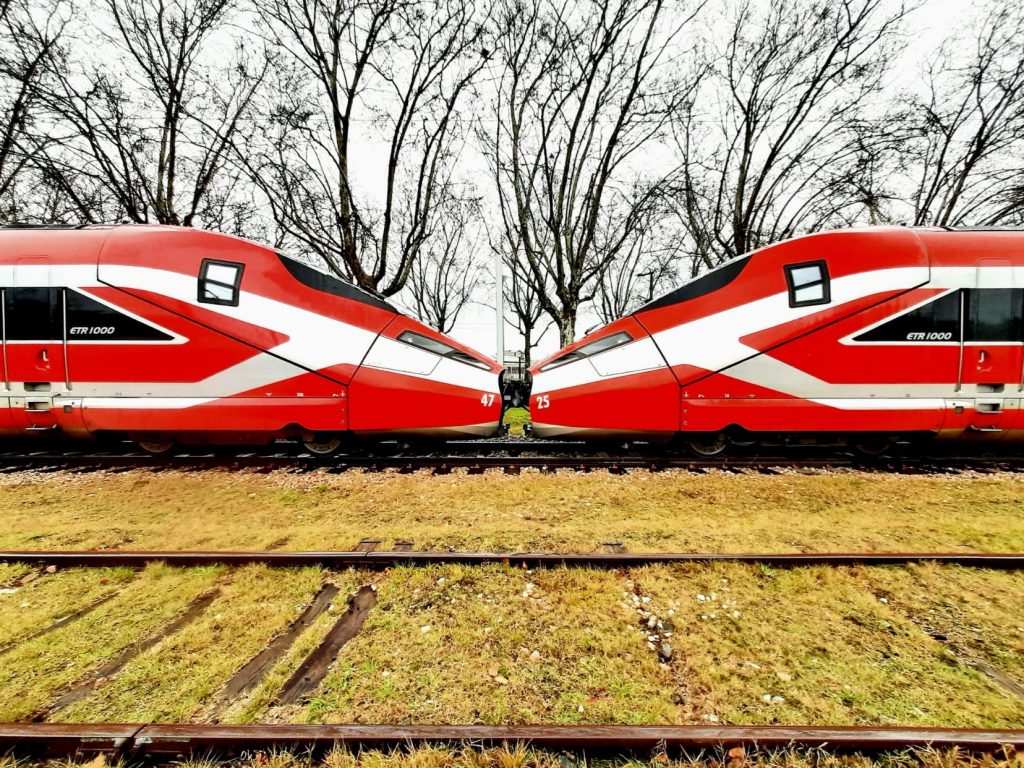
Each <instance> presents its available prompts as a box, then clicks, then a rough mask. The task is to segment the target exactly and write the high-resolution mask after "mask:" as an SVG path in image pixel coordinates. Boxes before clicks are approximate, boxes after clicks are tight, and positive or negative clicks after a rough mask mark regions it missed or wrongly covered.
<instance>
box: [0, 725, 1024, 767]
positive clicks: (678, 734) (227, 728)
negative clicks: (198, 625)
mask: <svg viewBox="0 0 1024 768" xmlns="http://www.w3.org/2000/svg"><path fill="white" fill-rule="evenodd" d="M339 744H344V745H345V746H346V747H348V748H350V749H355V750H358V749H363V748H377V749H396V748H397V749H402V748H408V747H410V746H415V745H423V744H438V745H442V744H473V745H476V746H500V745H504V744H529V745H531V746H533V747H536V748H539V749H558V750H576V751H583V752H588V753H592V754H630V753H641V752H651V751H654V750H659V751H660V750H666V751H670V752H674V753H679V752H688V751H696V750H701V749H708V748H716V747H734V746H744V747H751V748H769V749H770V748H783V747H793V748H798V749H817V748H825V749H828V750H830V751H833V752H860V753H874V754H878V753H884V752H892V751H899V750H906V749H919V748H926V747H930V748H933V749H953V748H956V749H959V750H961V751H965V752H973V753H979V752H994V751H998V750H1002V749H1006V748H1010V749H1021V748H1024V729H985V730H981V729H959V728H874V727H831V726H787V725H764V726H737V725H722V726H710V725H680V726H661V725H639V726H631V725H593V726H585V725H582V726H552V725H513V726H491V725H245V726H232V725H131V724H127V725H123V724H97V725H66V724H50V723H44V724H4V725H0V754H2V753H4V752H8V751H9V752H12V753H13V754H15V755H17V756H32V757H37V756H45V757H50V758H66V757H74V756H82V755H89V754H96V753H100V752H102V753H107V754H115V755H117V756H119V757H123V758H126V759H129V760H133V761H142V762H149V763H166V762H172V761H175V760H179V759H182V758H185V757H187V756H189V755H193V754H216V755H220V756H224V757H231V756H235V755H238V754H241V753H250V754H251V753H252V752H255V751H270V750H301V751H303V753H311V752H323V751H325V750H327V749H330V748H331V747H333V746H335V745H339Z"/></svg>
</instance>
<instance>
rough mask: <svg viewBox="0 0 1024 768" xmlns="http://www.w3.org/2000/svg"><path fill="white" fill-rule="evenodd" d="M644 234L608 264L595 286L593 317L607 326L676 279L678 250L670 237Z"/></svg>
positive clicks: (649, 233) (648, 299) (645, 301)
mask: <svg viewBox="0 0 1024 768" xmlns="http://www.w3.org/2000/svg"><path fill="white" fill-rule="evenodd" d="M659 234H660V233H655V232H648V233H644V234H643V235H640V236H638V237H636V238H635V239H633V241H632V242H631V244H630V248H629V250H628V251H627V252H626V253H624V254H622V255H621V256H620V257H619V258H618V259H616V260H615V261H614V262H612V265H611V267H610V268H609V269H608V271H607V272H606V273H605V275H604V278H603V279H602V280H601V282H600V284H599V290H598V295H597V315H598V317H599V318H600V319H601V322H602V323H610V322H612V321H613V320H617V319H619V318H620V317H624V316H625V315H627V314H629V313H630V312H633V311H634V310H636V309H637V308H638V307H640V306H642V305H644V304H646V303H647V302H649V301H652V300H653V299H654V297H655V296H657V295H658V294H659V293H661V292H662V291H664V290H666V289H667V288H668V287H669V286H670V285H671V284H672V283H673V282H676V281H677V280H678V277H679V270H678V268H677V265H678V263H679V251H678V250H677V248H675V247H673V246H672V245H671V242H672V238H669V237H664V236H659Z"/></svg>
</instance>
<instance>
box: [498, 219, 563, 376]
mask: <svg viewBox="0 0 1024 768" xmlns="http://www.w3.org/2000/svg"><path fill="white" fill-rule="evenodd" d="M491 252H492V253H493V254H494V255H495V256H496V257H498V258H500V259H501V260H502V263H503V264H504V267H505V276H504V281H503V284H502V298H503V299H504V304H505V313H504V320H505V322H509V320H510V314H509V313H511V323H512V326H513V327H514V328H515V329H516V331H518V332H519V334H520V335H521V336H522V337H523V364H524V366H525V367H526V368H529V367H530V364H531V360H532V359H533V349H534V347H536V346H537V344H538V342H539V341H540V339H541V337H543V335H544V333H545V332H546V331H547V329H548V328H549V327H550V325H551V319H550V318H548V319H547V320H546V321H544V317H545V312H544V307H543V306H542V305H541V301H540V292H539V291H538V290H537V285H536V283H535V282H534V280H533V277H532V275H531V274H530V267H529V265H528V264H526V263H525V262H524V260H523V254H522V249H521V247H520V243H519V240H518V239H517V236H516V233H515V231H509V230H507V229H504V228H500V233H498V234H497V236H493V233H492V239H491Z"/></svg>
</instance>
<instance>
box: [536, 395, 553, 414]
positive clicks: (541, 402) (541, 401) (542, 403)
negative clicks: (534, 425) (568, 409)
mask: <svg viewBox="0 0 1024 768" xmlns="http://www.w3.org/2000/svg"><path fill="white" fill-rule="evenodd" d="M550 407H551V401H550V400H549V399H548V396H547V395H537V410H538V411H539V410H540V409H542V408H550Z"/></svg>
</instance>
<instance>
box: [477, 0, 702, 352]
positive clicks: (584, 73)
mask: <svg viewBox="0 0 1024 768" xmlns="http://www.w3.org/2000/svg"><path fill="white" fill-rule="evenodd" d="M691 19H692V12H689V11H684V9H683V8H682V7H681V6H680V5H679V4H678V3H675V2H668V3H667V2H666V0H585V2H580V3H577V2H575V1H574V0H504V2H503V3H502V4H501V6H500V10H499V14H498V21H499V25H500V37H499V46H498V56H499V65H500V67H501V73H500V81H499V83H498V95H497V98H496V104H495V118H496V119H495V121H494V129H493V131H488V132H484V131H483V130H481V134H482V138H483V143H484V145H485V147H486V150H487V153H488V155H489V157H490V161H491V163H492V166H493V172H494V175H495V181H496V186H497V190H498V196H499V202H500V210H501V215H502V221H503V226H504V228H505V229H506V230H507V231H508V232H514V233H515V239H516V240H518V242H520V243H521V250H522V255H523V263H524V264H525V265H526V266H527V267H528V269H527V272H526V275H524V276H525V277H527V278H528V279H529V280H530V281H531V282H532V283H533V285H534V286H535V288H536V289H537V296H538V298H539V300H540V303H541V306H542V307H543V308H544V311H545V312H547V313H548V314H549V315H550V316H551V317H552V319H553V320H554V322H555V323H556V325H557V326H558V329H559V335H560V337H561V341H562V343H563V344H567V343H570V342H571V341H572V340H573V339H574V338H575V334H576V319H577V315H578V312H579V308H580V306H581V305H582V304H585V303H586V302H588V301H590V300H592V299H593V297H594V295H595V294H596V292H597V290H598V284H599V283H600V280H601V278H602V276H603V274H604V272H605V270H606V269H607V268H608V266H609V264H611V263H612V262H613V261H614V260H615V259H616V258H618V257H619V255H620V254H621V253H623V252H624V250H626V249H628V248H629V244H630V242H631V238H632V236H633V225H634V223H635V220H636V219H637V217H638V216H639V215H640V211H643V210H645V208H646V207H647V205H648V204H649V200H650V198H652V197H654V196H656V195H657V194H658V191H659V189H660V187H661V184H662V183H663V180H664V177H665V175H666V174H665V173H664V172H658V173H654V174H648V176H649V178H646V179H645V178H644V174H643V173H642V171H641V170H640V169H639V168H637V167H631V165H630V164H631V162H632V161H634V160H637V161H638V162H637V164H639V154H640V153H641V150H644V149H646V148H649V147H651V146H652V145H653V144H654V143H655V142H656V141H657V140H658V139H659V138H660V137H661V136H662V134H663V132H664V129H665V127H666V125H667V123H668V121H669V116H670V115H671V114H672V113H673V111H674V110H676V109H677V107H678V104H679V102H680V101H681V100H682V98H683V97H684V95H685V91H686V88H685V87H682V86H681V85H680V83H679V81H678V80H677V79H676V78H675V77H674V74H675V72H674V68H673V66H671V62H670V61H669V59H670V51H672V49H673V47H676V50H675V51H673V52H674V53H676V54H678V45H679V44H680V37H681V31H682V29H683V27H684V26H685V25H686V24H687V23H688V22H689V21H690V20H691ZM638 180H642V183H641V182H640V181H638ZM640 186H643V187H645V188H646V192H645V193H644V194H642V195H639V196H635V197H631V198H627V195H628V194H630V193H631V192H632V191H633V190H634V189H636V188H638V187H640Z"/></svg>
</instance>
